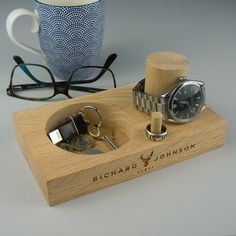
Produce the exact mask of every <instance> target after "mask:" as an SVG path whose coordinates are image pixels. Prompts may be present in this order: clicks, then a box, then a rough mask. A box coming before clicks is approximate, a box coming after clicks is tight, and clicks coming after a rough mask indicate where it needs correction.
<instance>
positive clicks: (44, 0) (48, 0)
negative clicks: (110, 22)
mask: <svg viewBox="0 0 236 236" xmlns="http://www.w3.org/2000/svg"><path fill="white" fill-rule="evenodd" d="M75 1H76V0H75ZM75 1H73V4H72V3H71V4H65V2H64V3H61V4H60V3H53V4H52V3H51V2H52V0H35V2H37V3H39V4H44V5H48V6H59V7H79V6H85V5H90V4H94V3H96V2H100V1H102V0H87V1H88V2H87V3H81V4H77V5H76V4H75V3H74V2H75ZM79 1H81V0H78V2H79ZM68 2H69V1H68Z"/></svg>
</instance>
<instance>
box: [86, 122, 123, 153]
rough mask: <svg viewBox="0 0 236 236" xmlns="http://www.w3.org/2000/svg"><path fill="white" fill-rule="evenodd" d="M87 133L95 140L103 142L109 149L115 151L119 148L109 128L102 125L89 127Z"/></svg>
mask: <svg viewBox="0 0 236 236" xmlns="http://www.w3.org/2000/svg"><path fill="white" fill-rule="evenodd" d="M88 132H89V134H90V135H91V136H92V137H94V138H95V139H98V140H102V141H104V142H105V143H106V144H107V146H109V147H110V148H111V149H113V150H116V149H118V148H119V147H118V145H117V144H116V143H115V141H114V137H113V130H112V128H111V127H108V126H105V125H103V124H102V125H101V126H100V127H96V126H94V125H89V126H88Z"/></svg>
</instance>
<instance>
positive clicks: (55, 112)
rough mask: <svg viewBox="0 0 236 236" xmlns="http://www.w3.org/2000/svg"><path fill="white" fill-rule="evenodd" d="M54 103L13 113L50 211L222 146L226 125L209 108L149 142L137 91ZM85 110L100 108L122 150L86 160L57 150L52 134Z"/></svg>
mask: <svg viewBox="0 0 236 236" xmlns="http://www.w3.org/2000/svg"><path fill="white" fill-rule="evenodd" d="M133 87H134V85H130V86H127V87H124V88H118V89H112V90H109V91H105V92H101V93H97V94H93V95H88V96H84V97H79V98H75V99H71V100H66V101H62V102H58V103H53V104H50V105H47V106H42V107H38V108H35V109H29V110H25V111H20V112H16V113H14V115H13V117H14V124H15V130H16V136H17V140H18V143H19V145H20V146H21V149H22V151H23V153H24V155H25V157H26V160H27V162H28V164H29V166H30V168H31V169H32V172H33V174H34V176H35V178H36V180H37V182H38V184H39V186H40V187H41V189H42V191H43V193H44V196H45V197H46V199H47V201H48V203H49V205H50V206H53V205H56V204H59V203H62V202H65V201H67V200H70V199H73V198H76V197H79V196H81V195H84V194H87V193H90V192H93V191H96V190H99V189H102V188H105V187H108V186H111V185H114V184H117V183H120V182H123V181H126V180H129V179H132V178H135V177H137V176H141V175H144V174H147V173H150V172H152V171H155V170H158V169H161V168H163V167H166V166H169V165H172V164H175V163H178V162H180V161H183V160H186V159H189V158H191V157H193V156H196V155H199V154H201V153H204V152H208V151H210V150H212V149H215V148H217V147H220V146H222V145H223V143H224V139H225V134H226V129H227V123H226V121H225V120H224V119H222V118H221V117H220V116H219V115H217V114H216V113H215V112H214V111H212V110H211V109H210V108H207V109H206V110H204V112H202V113H201V114H200V116H199V117H198V118H197V119H196V120H195V121H194V122H191V123H189V124H184V125H177V124H169V123H165V126H167V128H168V133H169V134H168V137H167V138H166V139H165V140H164V141H162V142H159V143H156V142H152V141H150V140H148V139H147V138H146V137H145V134H144V129H145V127H146V125H147V124H148V123H150V117H149V116H148V115H146V114H144V113H142V112H140V111H138V110H136V109H135V108H134V107H133V101H132V91H131V90H132V88H133ZM84 105H95V106H97V107H98V108H99V109H101V112H102V114H103V117H104V122H105V123H107V124H109V125H112V127H113V128H114V130H115V134H114V136H115V138H116V141H117V142H118V144H119V145H120V148H119V149H118V150H115V151H110V150H109V149H108V150H106V153H104V154H98V155H81V154H74V153H70V152H66V151H64V150H62V149H60V148H58V147H57V146H55V145H53V144H52V143H51V141H50V140H49V138H48V137H47V133H48V132H49V131H51V130H52V129H54V128H55V127H57V125H58V124H59V123H61V122H63V121H64V120H65V118H66V117H67V116H68V115H70V114H73V113H75V112H78V111H79V110H80V108H81V107H82V106H84Z"/></svg>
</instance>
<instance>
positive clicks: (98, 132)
mask: <svg viewBox="0 0 236 236" xmlns="http://www.w3.org/2000/svg"><path fill="white" fill-rule="evenodd" d="M100 127H101V126H100ZM100 127H96V126H95V125H93V124H89V125H88V133H89V134H90V135H91V136H92V137H93V138H98V137H99V136H100V133H101V132H100ZM94 130H96V131H97V132H96V133H94V132H93V131H94Z"/></svg>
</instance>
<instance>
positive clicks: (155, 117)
mask: <svg viewBox="0 0 236 236" xmlns="http://www.w3.org/2000/svg"><path fill="white" fill-rule="evenodd" d="M162 119H163V115H162V114H161V112H153V113H152V115H151V132H152V133H153V134H161V130H162Z"/></svg>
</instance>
